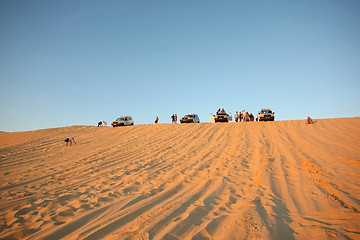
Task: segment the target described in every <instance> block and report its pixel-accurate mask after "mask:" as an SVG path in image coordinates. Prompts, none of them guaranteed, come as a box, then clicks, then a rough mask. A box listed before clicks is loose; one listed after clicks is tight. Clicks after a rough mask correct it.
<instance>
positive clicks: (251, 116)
mask: <svg viewBox="0 0 360 240" xmlns="http://www.w3.org/2000/svg"><path fill="white" fill-rule="evenodd" d="M253 121H254V115H253V114H252V113H250V122H253Z"/></svg>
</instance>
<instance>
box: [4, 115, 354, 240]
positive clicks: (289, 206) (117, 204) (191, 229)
mask: <svg viewBox="0 0 360 240" xmlns="http://www.w3.org/2000/svg"><path fill="white" fill-rule="evenodd" d="M68 136H72V137H75V139H76V140H77V144H76V145H73V146H72V147H65V143H64V139H65V138H66V137H68ZM359 179H360V118H345V119H323V120H315V123H314V124H313V125H306V124H305V120H301V121H279V122H249V123H234V122H233V123H223V124H222V123H217V124H214V123H201V124H187V125H184V124H182V125H180V124H177V125H175V124H160V125H139V126H131V127H119V128H111V127H86V126H74V127H65V128H56V129H46V130H39V131H31V132H20V133H0V238H5V239H20V238H21V239H62V238H63V239H100V238H102V239H360V213H359V211H360V181H359Z"/></svg>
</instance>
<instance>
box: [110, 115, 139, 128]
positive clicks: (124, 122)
mask: <svg viewBox="0 0 360 240" xmlns="http://www.w3.org/2000/svg"><path fill="white" fill-rule="evenodd" d="M111 125H112V126H113V127H118V126H130V125H134V120H133V119H132V117H130V116H122V117H119V118H118V119H116V120H115V121H113V122H112V123H111Z"/></svg>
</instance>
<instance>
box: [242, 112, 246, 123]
mask: <svg viewBox="0 0 360 240" xmlns="http://www.w3.org/2000/svg"><path fill="white" fill-rule="evenodd" d="M241 115H242V119H243V122H245V121H246V111H245V110H243V111H242V112H241Z"/></svg>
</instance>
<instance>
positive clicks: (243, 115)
mask: <svg viewBox="0 0 360 240" xmlns="http://www.w3.org/2000/svg"><path fill="white" fill-rule="evenodd" d="M253 121H254V115H253V114H252V113H250V114H249V112H247V111H245V110H242V111H241V112H236V113H235V122H253ZM256 121H257V119H256Z"/></svg>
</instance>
